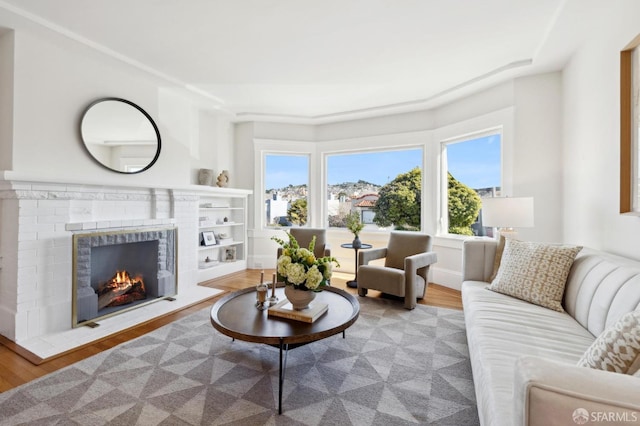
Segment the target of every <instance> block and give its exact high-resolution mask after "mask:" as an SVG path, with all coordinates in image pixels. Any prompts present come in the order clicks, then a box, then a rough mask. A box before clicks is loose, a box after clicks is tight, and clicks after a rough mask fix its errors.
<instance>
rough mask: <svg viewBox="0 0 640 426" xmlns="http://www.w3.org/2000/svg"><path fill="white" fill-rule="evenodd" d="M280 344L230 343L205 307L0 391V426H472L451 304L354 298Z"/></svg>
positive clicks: (459, 332) (471, 399) (472, 406)
mask: <svg viewBox="0 0 640 426" xmlns="http://www.w3.org/2000/svg"><path fill="white" fill-rule="evenodd" d="M358 300H359V302H360V309H361V310H360V317H359V318H358V320H357V321H356V322H355V324H353V325H352V326H351V327H350V328H348V329H347V330H346V339H343V338H342V334H338V335H335V336H332V337H329V338H327V339H324V340H321V341H317V342H314V343H311V344H308V345H306V346H302V347H299V348H296V349H291V350H290V351H289V355H288V360H287V369H286V376H285V383H284V388H283V401H282V409H283V412H282V414H281V415H279V414H278V408H277V406H278V367H279V364H278V362H279V361H278V360H279V352H278V349H276V348H273V347H270V346H266V345H261V344H256V343H248V342H242V341H238V340H236V341H232V339H230V338H229V337H227V336H224V335H222V334H220V333H218V332H217V331H216V330H215V329H214V328H213V327H212V326H211V323H210V321H209V311H210V309H204V310H202V311H200V312H196V313H194V314H192V315H190V316H188V317H185V318H182V319H179V320H177V321H175V322H173V323H171V324H168V325H166V326H164V327H162V328H159V329H157V330H154V331H152V332H150V333H148V334H146V335H144V336H141V337H138V338H137V339H135V340H131V341H129V342H126V343H123V344H121V345H119V346H117V347H114V348H112V349H109V350H107V351H105V352H102V353H100V354H98V355H94V356H93V357H90V358H87V359H85V360H82V361H80V362H78V363H76V364H73V365H71V366H68V367H66V368H64V369H61V370H59V371H56V372H54V373H51V374H49V375H47V376H44V377H42V378H40V379H37V380H35V381H33V382H30V383H27V384H25V385H23V386H20V387H18V388H15V389H12V390H9V391H7V392H5V393H2V394H0V425H17V424H29V425H127V426H128V425H145V426H146V425H262V424H267V425H281V424H282V425H325V424H326V425H349V424H353V425H405V424H406V425H415V424H435V425H477V424H479V420H478V415H477V410H476V403H475V394H474V388H473V380H472V376H471V366H470V363H469V353H468V348H467V342H466V336H465V329H464V317H463V313H462V311H457V310H451V309H444V308H435V307H430V306H424V305H418V306H417V307H416V309H414V310H412V311H408V310H406V309H404V308H403V307H402V303H401V302H397V301H393V300H386V299H380V298H366V297H359V298H358Z"/></svg>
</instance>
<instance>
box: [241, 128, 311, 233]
mask: <svg viewBox="0 0 640 426" xmlns="http://www.w3.org/2000/svg"><path fill="white" fill-rule="evenodd" d="M267 155H292V156H306V157H308V159H309V170H308V173H309V176H308V185H309V186H308V195H307V215H308V216H307V226H313V225H312V223H313V218H314V217H315V215H314V214H313V207H314V206H315V200H314V197H313V196H312V193H313V192H315V191H313V188H314V184H317V182H315V181H317V179H316V178H315V176H317V170H316V168H315V161H314V157H315V150H314V143H312V142H301V141H280V140H268V139H255V140H254V164H256V165H258V169H259V170H258V173H254V188H259V192H256V196H255V197H254V212H256V213H255V214H254V227H255V228H256V229H271V228H270V227H269V226H268V224H267V223H265V222H266V218H265V215H264V194H265V192H266V182H265V179H264V176H265V172H266V168H267V165H266V157H267ZM258 212H259V213H258Z"/></svg>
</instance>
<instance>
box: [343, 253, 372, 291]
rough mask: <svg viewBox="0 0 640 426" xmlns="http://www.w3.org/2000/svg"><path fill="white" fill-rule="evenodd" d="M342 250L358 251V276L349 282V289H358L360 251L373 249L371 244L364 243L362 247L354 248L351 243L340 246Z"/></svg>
mask: <svg viewBox="0 0 640 426" xmlns="http://www.w3.org/2000/svg"><path fill="white" fill-rule="evenodd" d="M340 247H342V248H348V249H353V250H355V251H356V276H355V277H354V278H353V280H351V281H347V287H350V288H358V250H366V249H370V248H371V247H373V246H372V245H371V244H365V243H362V244H361V245H360V247H354V246H353V244H351V243H345V244H340Z"/></svg>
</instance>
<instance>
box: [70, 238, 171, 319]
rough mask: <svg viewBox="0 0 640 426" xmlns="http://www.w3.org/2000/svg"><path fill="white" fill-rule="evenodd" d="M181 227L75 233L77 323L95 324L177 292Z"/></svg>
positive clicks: (75, 312)
mask: <svg viewBox="0 0 640 426" xmlns="http://www.w3.org/2000/svg"><path fill="white" fill-rule="evenodd" d="M175 254H176V229H175V228H160V229H157V228H153V229H135V230H117V231H102V232H94V233H87V234H75V235H74V237H73V269H74V271H73V302H72V303H73V304H72V316H73V318H72V325H73V327H78V326H82V325H88V326H96V325H97V323H96V321H98V320H100V319H101V318H105V317H108V316H112V315H115V314H118V313H121V312H123V311H126V310H130V309H134V308H136V307H138V306H140V305H144V304H148V303H151V302H155V301H158V300H164V299H168V298H169V299H170V298H172V296H174V295H175V294H176V293H177V280H176V276H177V271H176V258H175Z"/></svg>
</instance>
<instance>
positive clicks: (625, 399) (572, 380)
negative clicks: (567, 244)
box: [462, 239, 640, 426]
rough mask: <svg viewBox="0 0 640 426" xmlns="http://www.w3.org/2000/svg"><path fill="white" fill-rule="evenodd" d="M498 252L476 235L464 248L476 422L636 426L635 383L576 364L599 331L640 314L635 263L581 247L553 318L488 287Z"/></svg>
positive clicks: (639, 266) (638, 393)
mask: <svg viewBox="0 0 640 426" xmlns="http://www.w3.org/2000/svg"><path fill="white" fill-rule="evenodd" d="M496 247H497V242H496V241H495V240H486V239H478V240H469V241H466V242H465V244H464V249H463V284H462V300H463V305H464V314H465V322H466V328H467V339H468V343H469V352H470V354H471V365H472V370H473V378H474V382H475V390H476V398H477V403H478V412H479V413H478V414H479V417H480V421H481V424H482V425H483V426H488V425H504V426H514V425H516V426H517V425H541V426H542V425H544V426H550V425H573V424H585V422H586V421H588V422H589V423H588V424H607V425H613V424H621V425H622V424H625V425H629V424H640V377H638V376H637V375H636V376H633V375H628V374H620V373H613V372H607V371H602V370H596V369H592V368H587V367H578V366H577V362H578V361H579V360H580V358H581V357H582V355H583V354H584V353H585V351H586V350H587V348H589V346H590V345H591V343H592V342H593V341H594V340H595V339H596V337H597V336H598V335H599V334H600V333H602V331H603V330H604V329H605V328H606V327H608V326H610V325H611V324H612V323H614V322H616V321H617V320H618V318H620V317H621V316H622V315H623V314H625V313H628V312H630V311H633V310H637V309H640V262H636V261H632V260H629V259H626V258H622V257H619V256H614V255H610V254H606V253H602V252H596V251H593V250H588V249H583V250H582V251H581V252H580V253H578V256H577V257H576V259H575V261H574V262H573V265H572V266H571V270H570V273H569V277H568V279H567V285H566V288H565V293H564V299H563V307H564V310H565V312H558V311H554V310H551V309H547V308H544V307H541V306H538V305H534V304H531V303H529V302H525V301H523V300H519V299H517V298H514V297H511V296H507V295H505V294H500V293H496V292H494V291H490V290H488V289H486V287H487V286H488V285H489V282H488V281H489V279H490V277H491V275H492V272H493V268H494V258H495V254H496ZM574 416H575V417H574ZM599 422H601V423H599Z"/></svg>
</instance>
